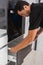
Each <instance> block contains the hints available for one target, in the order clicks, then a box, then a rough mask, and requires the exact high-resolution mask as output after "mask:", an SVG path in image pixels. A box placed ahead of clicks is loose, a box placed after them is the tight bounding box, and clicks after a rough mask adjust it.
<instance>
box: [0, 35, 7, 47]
mask: <svg viewBox="0 0 43 65" xmlns="http://www.w3.org/2000/svg"><path fill="white" fill-rule="evenodd" d="M6 44H8V37H7V35H6V36H4V37H1V38H0V48H1V47H2V46H4V45H6Z"/></svg>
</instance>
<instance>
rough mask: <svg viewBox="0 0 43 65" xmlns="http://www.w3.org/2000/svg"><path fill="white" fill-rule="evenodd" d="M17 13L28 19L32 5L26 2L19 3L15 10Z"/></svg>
mask: <svg viewBox="0 0 43 65" xmlns="http://www.w3.org/2000/svg"><path fill="white" fill-rule="evenodd" d="M14 11H15V13H17V14H19V15H20V16H24V17H27V16H29V14H30V4H29V3H28V2H26V1H18V2H17V3H16V6H15V8H14Z"/></svg>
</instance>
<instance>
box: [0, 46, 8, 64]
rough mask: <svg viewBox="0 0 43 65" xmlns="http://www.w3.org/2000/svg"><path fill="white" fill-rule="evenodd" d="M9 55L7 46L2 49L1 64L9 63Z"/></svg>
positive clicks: (0, 52) (0, 54)
mask: <svg viewBox="0 0 43 65" xmlns="http://www.w3.org/2000/svg"><path fill="white" fill-rule="evenodd" d="M7 56H8V52H7V46H6V47H4V48H3V49H1V50H0V65H6V64H7V63H8V62H7V60H8V59H7V58H8V57H7Z"/></svg>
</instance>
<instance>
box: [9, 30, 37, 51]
mask: <svg viewBox="0 0 43 65" xmlns="http://www.w3.org/2000/svg"><path fill="white" fill-rule="evenodd" d="M37 31H38V29H34V30H29V33H28V36H27V37H26V38H25V39H23V41H22V42H21V43H20V44H18V45H17V46H15V47H12V48H11V49H10V51H11V52H17V51H19V50H21V49H23V48H25V47H27V46H28V45H30V44H31V42H32V41H33V40H34V39H35V36H36V34H37Z"/></svg>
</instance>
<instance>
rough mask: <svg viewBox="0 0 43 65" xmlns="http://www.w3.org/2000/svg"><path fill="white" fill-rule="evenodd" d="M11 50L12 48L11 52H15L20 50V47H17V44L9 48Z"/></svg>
mask: <svg viewBox="0 0 43 65" xmlns="http://www.w3.org/2000/svg"><path fill="white" fill-rule="evenodd" d="M9 50H10V52H13V53H16V52H18V49H17V48H16V46H15V47H11V49H9Z"/></svg>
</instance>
